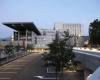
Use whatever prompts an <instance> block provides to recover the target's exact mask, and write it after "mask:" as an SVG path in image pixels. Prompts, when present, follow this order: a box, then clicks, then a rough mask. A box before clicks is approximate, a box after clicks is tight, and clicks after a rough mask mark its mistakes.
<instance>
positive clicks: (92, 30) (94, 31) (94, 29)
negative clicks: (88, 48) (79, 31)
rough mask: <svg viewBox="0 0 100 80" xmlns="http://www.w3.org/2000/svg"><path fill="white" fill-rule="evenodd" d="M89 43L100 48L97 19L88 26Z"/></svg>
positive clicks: (99, 30) (99, 25) (99, 24)
mask: <svg viewBox="0 0 100 80" xmlns="http://www.w3.org/2000/svg"><path fill="white" fill-rule="evenodd" d="M89 37H90V40H89V43H90V44H91V45H96V46H97V45H99V46H100V21H99V20H98V19H96V20H94V21H93V22H91V23H90V25H89Z"/></svg>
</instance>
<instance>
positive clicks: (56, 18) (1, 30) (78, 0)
mask: <svg viewBox="0 0 100 80" xmlns="http://www.w3.org/2000/svg"><path fill="white" fill-rule="evenodd" d="M97 18H98V19H100V0H0V37H2V38H3V37H8V36H11V35H12V29H10V28H7V27H6V26H3V25H2V23H3V22H20V21H21V22H27V21H28V22H30V21H31V22H34V23H35V25H36V26H37V28H46V29H52V28H53V27H54V23H57V22H62V23H80V24H82V25H84V30H83V31H84V35H88V26H89V23H90V22H92V21H93V20H94V19H97Z"/></svg>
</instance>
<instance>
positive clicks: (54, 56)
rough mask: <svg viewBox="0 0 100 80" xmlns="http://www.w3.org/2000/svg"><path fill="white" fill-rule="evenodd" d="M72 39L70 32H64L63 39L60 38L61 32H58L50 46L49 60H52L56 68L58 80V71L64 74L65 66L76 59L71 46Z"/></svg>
mask: <svg viewBox="0 0 100 80" xmlns="http://www.w3.org/2000/svg"><path fill="white" fill-rule="evenodd" d="M70 38H71V36H70V35H69V33H68V32H64V33H63V35H62V37H61V38H60V37H59V32H56V36H55V40H54V41H53V42H52V43H51V44H48V46H49V49H50V53H49V59H51V61H52V62H53V64H54V66H55V68H56V78H57V73H58V71H62V73H63V67H64V65H65V64H67V65H68V62H69V61H73V58H74V57H75V55H74V53H73V52H72V46H71V45H70V41H69V40H70Z"/></svg>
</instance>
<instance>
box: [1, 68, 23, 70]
mask: <svg viewBox="0 0 100 80" xmlns="http://www.w3.org/2000/svg"><path fill="white" fill-rule="evenodd" d="M3 69H4V70H7V69H15V70H19V69H21V68H1V69H0V70H3Z"/></svg>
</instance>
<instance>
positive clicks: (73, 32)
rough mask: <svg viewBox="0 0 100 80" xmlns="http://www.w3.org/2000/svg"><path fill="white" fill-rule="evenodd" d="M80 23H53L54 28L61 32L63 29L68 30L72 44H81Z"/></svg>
mask: <svg viewBox="0 0 100 80" xmlns="http://www.w3.org/2000/svg"><path fill="white" fill-rule="evenodd" d="M82 28H83V26H82V24H64V23H56V24H55V25H54V29H55V30H56V31H59V32H60V33H63V32H64V31H67V32H69V35H70V36H72V38H71V39H70V42H71V45H72V46H77V47H78V46H83V37H82V36H83V32H82V30H83V29H82Z"/></svg>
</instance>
